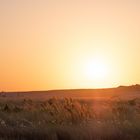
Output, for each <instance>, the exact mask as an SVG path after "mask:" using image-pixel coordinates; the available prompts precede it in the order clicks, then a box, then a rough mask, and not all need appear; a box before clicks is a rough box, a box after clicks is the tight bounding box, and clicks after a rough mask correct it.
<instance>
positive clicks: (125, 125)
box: [0, 85, 140, 140]
mask: <svg viewBox="0 0 140 140" xmlns="http://www.w3.org/2000/svg"><path fill="white" fill-rule="evenodd" d="M139 132H140V86H138V85H135V86H130V87H118V88H112V89H97V90H92V89H89V90H59V91H40V92H39V91H38V92H21V93H19V92H13V93H8V92H1V93H0V139H1V140H15V139H16V140H31V139H32V140H139V139H140V133H139Z"/></svg>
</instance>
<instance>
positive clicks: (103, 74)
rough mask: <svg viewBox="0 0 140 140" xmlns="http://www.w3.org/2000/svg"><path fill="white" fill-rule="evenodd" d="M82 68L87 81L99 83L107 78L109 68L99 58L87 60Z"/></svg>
mask: <svg viewBox="0 0 140 140" xmlns="http://www.w3.org/2000/svg"><path fill="white" fill-rule="evenodd" d="M84 67H85V68H84V73H85V77H86V79H88V80H95V81H100V80H104V79H105V78H107V77H108V76H109V66H108V64H107V63H106V62H105V61H104V60H102V59H101V58H95V59H92V60H88V61H87V62H86V63H85V66H84Z"/></svg>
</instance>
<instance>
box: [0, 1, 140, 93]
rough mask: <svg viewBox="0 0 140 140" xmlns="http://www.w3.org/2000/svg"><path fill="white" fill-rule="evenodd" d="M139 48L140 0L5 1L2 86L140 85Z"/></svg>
mask: <svg viewBox="0 0 140 140" xmlns="http://www.w3.org/2000/svg"><path fill="white" fill-rule="evenodd" d="M139 53H140V2H139V1H138V0H128V1H126V0H121V1H120V0H116V1H115V0H114V1H113V0H106V1H105V0H92V1H91V0H81V1H80V0H71V1H69V0H67V1H63V0H59V1H58V0H12V1H11V0H0V90H4V91H5V90H6V91H23V90H24V91H25V90H48V89H71V88H105V87H114V86H118V85H131V84H136V83H137V84H138V83H140V77H139V76H140V61H139V60H140V55H139ZM95 60H96V61H95ZM92 63H93V64H92ZM96 63H97V64H96ZM95 64H96V65H95ZM98 64H100V65H99V66H98ZM90 65H95V67H96V66H97V68H98V69H97V70H96V71H95V72H93V70H92V67H91V66H90ZM103 66H104V67H103ZM102 68H103V72H102V71H101V69H102ZM93 69H94V68H93ZM105 70H106V73H105ZM92 72H93V73H92ZM87 73H88V74H87ZM98 75H99V76H98ZM100 75H101V76H100Z"/></svg>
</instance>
